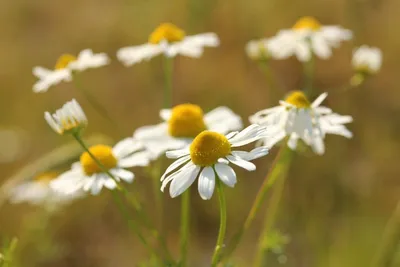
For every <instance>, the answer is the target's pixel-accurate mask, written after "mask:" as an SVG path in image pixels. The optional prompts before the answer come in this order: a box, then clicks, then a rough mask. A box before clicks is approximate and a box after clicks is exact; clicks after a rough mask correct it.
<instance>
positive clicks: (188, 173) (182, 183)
mask: <svg viewBox="0 0 400 267" xmlns="http://www.w3.org/2000/svg"><path fill="white" fill-rule="evenodd" d="M199 171H200V167H198V166H196V165H194V164H191V165H189V166H188V167H187V168H186V169H185V171H182V172H180V175H179V176H177V177H175V179H173V180H172V182H171V185H170V187H169V194H170V196H171V197H172V198H174V197H177V196H179V195H180V194H182V193H183V192H185V191H186V189H188V188H189V187H190V186H191V185H192V184H193V182H194V180H195V179H196V177H197V175H198V174H199Z"/></svg>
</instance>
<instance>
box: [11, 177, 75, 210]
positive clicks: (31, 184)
mask: <svg viewBox="0 0 400 267" xmlns="http://www.w3.org/2000/svg"><path fill="white" fill-rule="evenodd" d="M57 176H58V173H56V172H45V173H42V174H40V175H38V176H36V177H35V178H34V179H32V180H29V181H24V182H22V183H20V184H18V185H17V186H15V187H13V188H12V189H11V191H10V196H9V197H10V202H11V203H14V204H16V203H22V202H27V203H30V204H33V205H46V206H47V207H57V206H59V205H63V204H68V203H70V202H71V201H73V200H75V199H77V198H79V197H82V196H83V191H76V192H74V193H73V194H69V195H66V194H62V193H60V192H56V191H55V190H53V189H52V188H51V187H50V182H51V181H52V180H53V179H55V178H56V177H57Z"/></svg>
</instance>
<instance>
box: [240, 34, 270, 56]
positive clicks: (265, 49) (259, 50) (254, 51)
mask: <svg viewBox="0 0 400 267" xmlns="http://www.w3.org/2000/svg"><path fill="white" fill-rule="evenodd" d="M269 45H270V41H269V39H266V38H264V39H260V40H251V41H249V42H248V43H247V44H246V47H245V51H246V54H247V56H248V57H249V58H250V59H252V60H268V59H270V58H271V54H270V48H269Z"/></svg>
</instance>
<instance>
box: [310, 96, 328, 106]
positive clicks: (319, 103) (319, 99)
mask: <svg viewBox="0 0 400 267" xmlns="http://www.w3.org/2000/svg"><path fill="white" fill-rule="evenodd" d="M327 96H328V93H323V94H321V95H320V96H319V97H317V99H315V100H314V102H312V104H311V107H313V108H316V107H318V106H319V105H321V103H322V101H324V100H325V98H326V97H327Z"/></svg>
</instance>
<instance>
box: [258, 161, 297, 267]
mask: <svg viewBox="0 0 400 267" xmlns="http://www.w3.org/2000/svg"><path fill="white" fill-rule="evenodd" d="M289 166H290V164H286V168H284V169H283V170H282V172H281V174H280V177H281V178H280V179H279V180H278V181H277V182H276V185H275V186H274V188H273V192H272V196H271V199H270V202H269V205H268V207H267V213H266V216H265V223H264V230H263V233H262V234H261V238H260V240H259V243H258V252H257V255H256V260H255V262H254V266H255V267H265V266H266V264H267V263H266V262H265V260H266V259H265V255H266V254H267V251H268V247H267V246H266V244H267V239H268V235H269V234H270V231H271V230H272V229H273V227H274V224H275V221H276V216H277V213H278V209H279V203H280V202H281V199H282V194H283V189H284V188H285V181H286V174H287V171H288V170H289Z"/></svg>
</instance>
